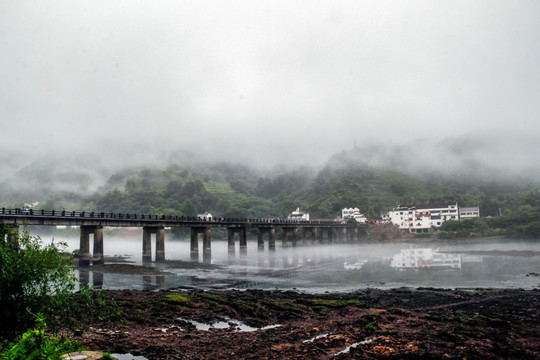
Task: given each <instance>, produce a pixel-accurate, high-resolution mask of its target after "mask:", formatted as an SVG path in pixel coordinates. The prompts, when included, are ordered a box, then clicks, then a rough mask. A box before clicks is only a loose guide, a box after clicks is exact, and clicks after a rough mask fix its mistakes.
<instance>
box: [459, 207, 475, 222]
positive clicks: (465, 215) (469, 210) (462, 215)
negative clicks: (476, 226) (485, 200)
mask: <svg viewBox="0 0 540 360" xmlns="http://www.w3.org/2000/svg"><path fill="white" fill-rule="evenodd" d="M479 216H480V207H478V206H474V207H460V208H459V219H460V220H464V219H471V218H475V217H479Z"/></svg>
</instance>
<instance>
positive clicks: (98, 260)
mask: <svg viewBox="0 0 540 360" xmlns="http://www.w3.org/2000/svg"><path fill="white" fill-rule="evenodd" d="M103 262H104V260H103V226H96V227H95V228H94V252H93V256H92V265H98V264H103ZM102 285H103V281H102Z"/></svg>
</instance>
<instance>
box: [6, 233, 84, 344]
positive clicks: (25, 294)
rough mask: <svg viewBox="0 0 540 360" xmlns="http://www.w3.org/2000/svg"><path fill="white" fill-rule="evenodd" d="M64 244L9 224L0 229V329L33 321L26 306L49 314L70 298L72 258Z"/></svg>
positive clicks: (23, 326) (11, 329)
mask: <svg viewBox="0 0 540 360" xmlns="http://www.w3.org/2000/svg"><path fill="white" fill-rule="evenodd" d="M65 248H66V245H65V244H62V243H54V242H52V243H51V244H48V245H44V244H43V243H42V241H41V239H40V238H39V237H35V236H30V235H29V233H28V231H27V230H26V229H24V230H23V231H22V232H21V234H19V233H18V231H17V230H13V229H11V228H9V227H8V226H4V227H2V228H1V229H0V318H2V322H1V324H0V331H1V333H2V334H5V333H11V332H18V331H21V330H24V329H27V328H28V327H29V326H30V324H31V323H32V322H33V317H32V316H30V314H29V312H27V311H26V309H27V308H29V309H31V310H32V311H33V312H36V313H38V312H39V313H45V314H51V312H53V311H55V310H59V309H63V308H65V306H66V305H67V304H68V302H69V301H71V300H72V298H73V295H72V292H73V289H74V280H75V278H74V275H73V271H72V269H73V262H72V259H71V258H70V257H68V256H66V255H64V254H63V250H64V249H65Z"/></svg>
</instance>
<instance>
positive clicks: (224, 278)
mask: <svg viewBox="0 0 540 360" xmlns="http://www.w3.org/2000/svg"><path fill="white" fill-rule="evenodd" d="M41 238H42V239H43V240H44V242H47V241H50V240H51V239H52V237H51V236H50V235H49V236H43V235H41ZM165 238H166V241H165V257H166V259H167V260H183V261H191V260H190V243H189V239H185V240H167V239H171V236H170V234H166V236H165ZM54 240H55V241H56V242H57V241H63V242H66V243H67V244H68V249H69V251H72V250H75V249H78V248H79V238H78V236H77V235H76V234H74V235H67V236H65V235H64V236H58V235H56V236H55V237H54ZM152 247H153V253H155V241H154V239H153V241H152ZM91 248H92V244H91ZM199 251H202V241H200V243H199ZM104 253H105V256H106V257H112V256H122V257H124V259H125V260H127V261H129V263H132V264H138V265H141V264H142V231H141V232H140V233H139V232H137V231H134V232H133V233H132V234H130V235H129V236H125V235H124V236H118V235H114V233H110V234H109V233H107V232H105V235H104ZM199 261H200V262H202V254H200V259H199ZM110 262H114V261H113V260H109V261H108V263H110ZM211 264H212V265H215V266H212V267H203V268H191V269H178V268H171V267H168V266H167V265H160V264H151V265H150V266H154V267H158V268H163V270H164V271H167V272H168V273H170V274H167V275H146V276H143V275H135V274H110V273H105V274H101V273H94V272H93V271H91V267H90V268H89V269H90V271H89V273H87V274H84V277H86V278H87V279H89V281H90V283H93V282H94V283H95V284H97V285H99V286H101V284H103V285H102V286H103V287H104V288H107V289H154V288H164V289H170V288H184V289H210V288H212V289H246V288H249V289H276V288H277V289H295V290H298V291H305V292H312V293H320V292H325V291H352V290H358V289H365V288H380V289H387V288H397V287H403V286H405V287H413V288H416V287H443V288H525V289H531V288H535V287H538V286H540V241H536V242H534V241H515V240H512V241H509V240H493V239H471V240H470V241H465V240H460V241H448V242H437V243H433V242H432V243H426V242H423V243H416V244H413V243H383V244H381V243H376V244H375V243H362V244H324V245H322V244H311V242H309V241H308V242H307V243H306V244H302V243H300V244H298V245H297V246H296V247H292V246H291V245H290V244H289V246H288V247H283V246H282V244H281V241H276V249H275V251H269V249H268V244H267V243H266V247H265V250H264V251H258V249H257V241H256V239H248V247H247V254H242V255H241V254H239V248H238V241H237V242H236V255H235V256H234V257H231V256H229V254H228V250H227V241H225V240H212V260H211ZM76 274H77V276H80V274H79V272H78V271H77V273H76Z"/></svg>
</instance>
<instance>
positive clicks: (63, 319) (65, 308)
mask: <svg viewBox="0 0 540 360" xmlns="http://www.w3.org/2000/svg"><path fill="white" fill-rule="evenodd" d="M65 247H66V245H65V244H62V243H55V242H52V243H51V244H43V243H42V241H41V239H40V238H39V237H35V236H30V235H29V233H28V231H27V230H26V229H24V230H22V231H21V233H19V232H18V231H17V230H16V229H11V228H10V227H8V226H3V227H2V228H0V318H1V319H2V321H1V322H0V341H1V342H3V343H2V346H1V349H2V350H1V351H2V352H1V354H0V358H1V359H59V358H60V355H62V354H64V353H67V352H71V351H75V350H77V348H78V346H77V344H75V343H73V342H71V341H69V340H68V339H65V338H64V337H54V336H50V335H49V334H45V329H47V330H49V331H56V330H58V329H60V328H63V329H70V328H74V327H84V326H88V324H90V323H92V322H93V321H96V320H99V321H104V320H107V321H115V322H118V321H121V320H122V319H123V314H122V312H121V311H120V310H119V308H118V306H117V305H116V303H115V302H114V299H112V298H110V297H109V296H108V294H107V292H106V291H104V290H101V291H99V292H95V291H92V289H90V288H87V287H85V288H82V289H81V291H80V292H78V293H76V294H75V293H73V290H74V286H75V277H74V274H73V259H72V258H71V256H70V255H68V254H66V253H65V252H63V250H64V249H65ZM34 314H37V315H34ZM46 318H47V319H48V320H49V321H50V323H49V324H48V326H47V324H46V323H45V319H46ZM34 322H35V323H36V325H35V326H32V324H34ZM28 329H29V330H28ZM14 339H16V341H12V340H14ZM9 341H12V342H9Z"/></svg>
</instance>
